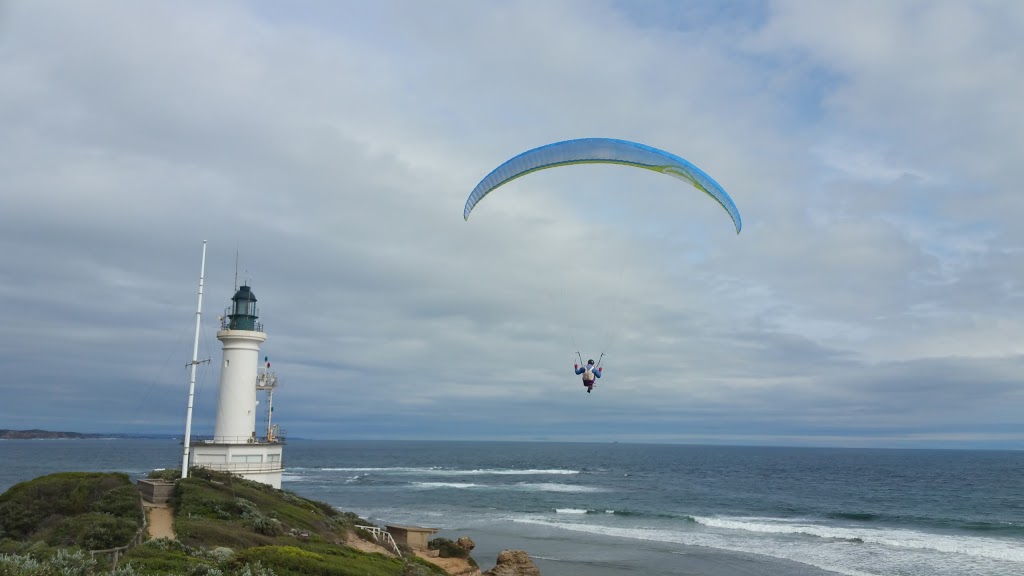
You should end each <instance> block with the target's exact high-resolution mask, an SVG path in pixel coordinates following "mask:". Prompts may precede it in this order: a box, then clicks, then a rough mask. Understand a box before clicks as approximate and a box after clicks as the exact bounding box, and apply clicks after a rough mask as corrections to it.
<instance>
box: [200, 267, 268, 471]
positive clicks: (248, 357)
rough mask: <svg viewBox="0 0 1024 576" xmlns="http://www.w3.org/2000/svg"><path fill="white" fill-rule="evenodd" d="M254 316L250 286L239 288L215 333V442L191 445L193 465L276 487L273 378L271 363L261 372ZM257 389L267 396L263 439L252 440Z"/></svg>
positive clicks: (262, 335) (259, 339)
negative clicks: (218, 346)
mask: <svg viewBox="0 0 1024 576" xmlns="http://www.w3.org/2000/svg"><path fill="white" fill-rule="evenodd" d="M258 317H259V311H258V310H257V309H256V295H255V294H253V292H252V289H251V288H250V287H249V286H241V287H239V288H238V291H237V292H235V295H234V296H233V297H232V298H231V307H230V308H229V309H228V310H227V312H226V313H225V315H224V316H223V317H222V318H221V329H220V331H218V332H217V339H218V340H220V341H221V343H222V344H223V359H222V362H221V372H220V396H219V399H218V402H217V423H216V426H215V428H214V432H213V439H212V440H204V441H200V442H199V443H197V444H195V446H194V448H193V450H192V465H193V466H199V467H204V468H210V469H213V470H221V471H225V472H231V473H234V474H237V475H239V476H242V477H243V478H247V479H249V480H255V481H257V482H262V483H264V484H269V485H271V486H273V487H274V488H280V487H281V474H282V473H283V472H284V461H283V459H282V452H283V450H284V439H283V438H282V437H281V436H280V434H279V433H278V428H277V425H275V424H272V422H271V419H272V415H273V393H274V388H275V387H276V386H277V377H276V376H275V375H274V373H273V372H270V370H269V364H267V365H265V366H264V369H263V371H262V373H261V372H260V370H259V366H260V345H261V344H263V342H264V341H266V339H267V335H266V334H265V333H264V332H263V324H262V323H260V322H258V321H257V318H258ZM257 390H261V391H264V392H266V393H267V405H266V430H265V431H263V432H264V435H263V436H257V435H256V416H257V407H258V405H259V402H258V401H257V400H256V392H257Z"/></svg>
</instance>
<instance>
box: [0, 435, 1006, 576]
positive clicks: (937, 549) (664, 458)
mask: <svg viewBox="0 0 1024 576" xmlns="http://www.w3.org/2000/svg"><path fill="white" fill-rule="evenodd" d="M284 457H285V464H286V467H287V471H286V473H285V476H284V482H283V488H285V489H286V490H290V491H292V492H295V493H297V494H299V495H301V496H304V497H307V498H312V499H315V500H321V501H324V502H328V503H330V504H332V505H335V506H337V507H339V508H341V509H344V510H349V511H352V512H355V513H357V514H359V515H360V516H362V517H364V518H368V519H369V520H371V521H373V522H374V523H376V524H380V525H383V524H387V523H397V524H414V525H419V526H429V527H435V528H439V529H440V532H439V533H438V535H439V536H443V537H447V538H452V539H454V538H457V537H459V536H469V537H471V538H472V539H473V540H474V541H475V542H476V544H477V547H476V549H474V550H473V557H474V558H475V559H476V560H477V562H478V563H479V564H480V565H481V568H483V569H485V570H486V569H488V568H490V567H491V566H493V565H494V562H495V559H496V557H497V554H498V552H499V551H500V550H502V549H506V548H511V549H522V550H526V551H527V552H528V553H529V554H530V556H531V557H532V558H533V559H534V562H535V563H536V564H537V566H538V568H540V570H541V572H542V573H543V574H544V575H545V576H582V575H588V576H622V575H626V574H632V575H637V574H644V575H697V574H701V575H711V576H725V575H754V574H772V575H780V576H812V575H824V574H845V575H850V576H867V575H871V576H896V575H900V576H945V575H950V576H952V575H957V576H962V575H1015V576H1021V575H1024V451H968V450H875V449H838V448H837V449H831V448H768V447H729V446H691V445H662V444H658V445H654V444H614V443H611V444H599V443H549V442H429V441H420V442H413V441H300V440H295V441H291V442H290V443H289V444H288V445H287V446H286V447H285V451H284ZM0 461H2V462H3V463H4V466H3V468H2V469H0V490H6V489H7V488H9V487H10V486H12V485H13V484H15V483H17V482H20V481H23V480H28V479H31V478H35V477H37V476H40V475H43V474H47V473H50V472H55V471H65V470H117V471H123V472H128V473H129V474H131V475H132V476H133V477H140V476H142V475H144V474H145V473H146V472H147V471H148V470H150V469H153V468H175V467H177V466H178V465H180V461H181V446H180V445H179V444H178V443H177V442H175V441H173V440H130V439H110V440H8V441H0Z"/></svg>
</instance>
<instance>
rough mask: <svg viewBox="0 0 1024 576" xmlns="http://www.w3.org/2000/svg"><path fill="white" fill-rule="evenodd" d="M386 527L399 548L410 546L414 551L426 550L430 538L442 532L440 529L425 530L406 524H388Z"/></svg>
mask: <svg viewBox="0 0 1024 576" xmlns="http://www.w3.org/2000/svg"><path fill="white" fill-rule="evenodd" d="M385 527H386V528H387V530H388V534H391V537H392V538H394V539H395V542H397V543H398V545H399V546H408V547H409V548H412V549H413V550H426V549H427V541H428V540H430V536H431V535H433V534H437V532H438V531H439V530H440V528H423V527H421V526H406V525H404V524H386V525H385Z"/></svg>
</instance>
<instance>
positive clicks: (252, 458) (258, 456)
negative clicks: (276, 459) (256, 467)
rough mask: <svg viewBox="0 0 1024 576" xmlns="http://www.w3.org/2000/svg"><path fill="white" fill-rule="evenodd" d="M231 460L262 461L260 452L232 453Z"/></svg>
mask: <svg viewBox="0 0 1024 576" xmlns="http://www.w3.org/2000/svg"><path fill="white" fill-rule="evenodd" d="M231 461H232V462H263V455H262V454H232V455H231Z"/></svg>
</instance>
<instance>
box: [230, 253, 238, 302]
mask: <svg viewBox="0 0 1024 576" xmlns="http://www.w3.org/2000/svg"><path fill="white" fill-rule="evenodd" d="M231 290H232V291H233V292H238V246H235V287H234V288H232V289H231Z"/></svg>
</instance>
